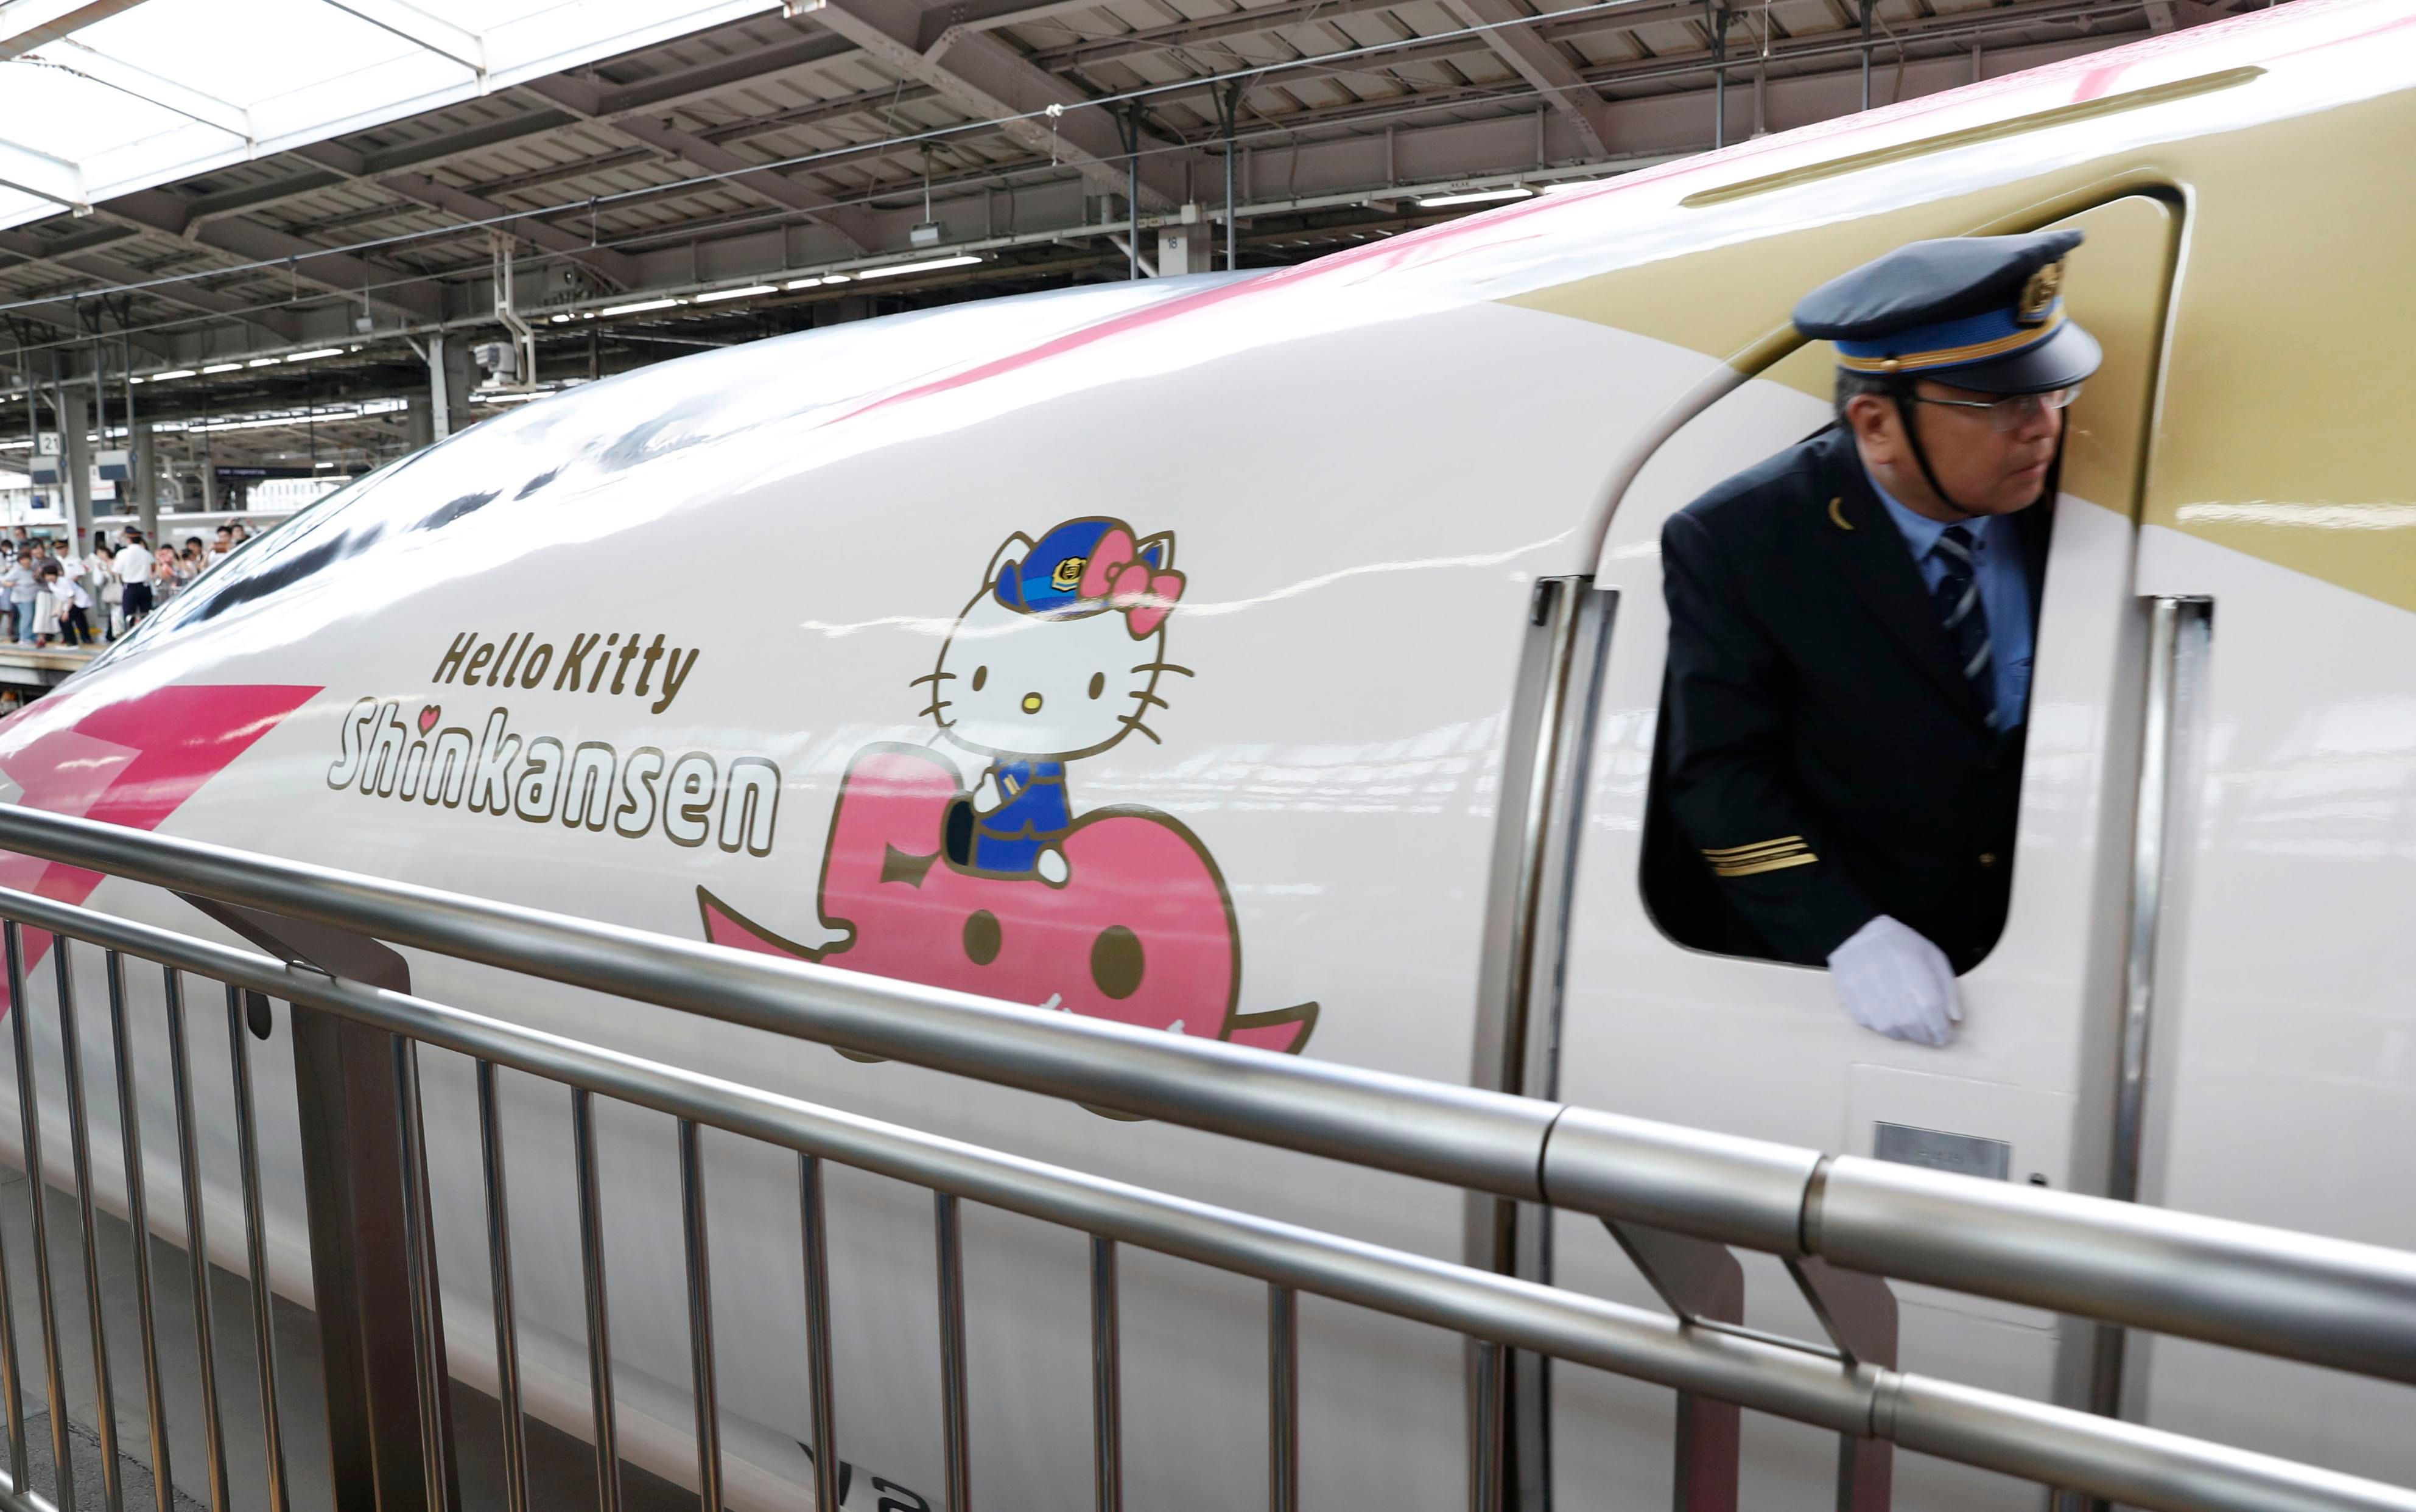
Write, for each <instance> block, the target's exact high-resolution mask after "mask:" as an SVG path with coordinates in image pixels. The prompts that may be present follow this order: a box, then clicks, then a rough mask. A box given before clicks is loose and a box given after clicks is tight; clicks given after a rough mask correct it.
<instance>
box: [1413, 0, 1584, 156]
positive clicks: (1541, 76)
mask: <svg viewBox="0 0 2416 1512" xmlns="http://www.w3.org/2000/svg"><path fill="white" fill-rule="evenodd" d="M1443 3H1444V6H1445V7H1446V8H1448V9H1449V10H1450V11H1451V13H1452V14H1453V15H1455V16H1457V17H1458V18H1459V19H1460V20H1461V21H1463V22H1467V23H1468V24H1469V25H1471V26H1484V27H1487V28H1489V29H1488V30H1487V31H1486V32H1484V33H1483V34H1482V35H1483V37H1484V39H1485V45H1486V46H1487V47H1489V48H1491V49H1492V50H1493V52H1495V53H1496V54H1498V55H1499V56H1500V57H1501V59H1502V62H1504V63H1507V64H1508V65H1510V67H1512V68H1513V69H1515V70H1517V72H1518V77H1519V78H1521V79H1524V80H1526V81H1527V82H1529V83H1531V84H1533V85H1534V86H1535V91H1536V93H1537V94H1540V95H1542V96H1543V97H1544V98H1545V99H1547V100H1548V101H1550V102H1551V106H1552V109H1554V110H1556V111H1558V112H1561V113H1562V114H1563V115H1564V116H1566V117H1568V120H1569V124H1570V125H1571V126H1573V127H1577V132H1578V142H1579V143H1580V144H1581V146H1582V148H1583V150H1584V152H1585V155H1586V156H1587V157H1609V156H1610V153H1611V142H1610V116H1609V113H1608V112H1607V111H1606V110H1605V109H1604V107H1603V103H1602V96H1601V95H1599V94H1597V93H1595V91H1594V88H1593V85H1592V84H1589V83H1587V82H1585V79H1584V77H1583V76H1582V75H1580V74H1579V73H1578V70H1577V67H1576V66H1575V65H1573V64H1571V63H1570V62H1569V60H1568V59H1567V58H1566V57H1563V55H1562V53H1561V50H1560V47H1559V46H1558V44H1556V43H1553V42H1548V41H1546V40H1545V39H1544V38H1543V37H1538V36H1536V35H1535V27H1534V25H1533V24H1527V22H1530V20H1531V16H1530V13H1529V12H1528V11H1526V10H1524V9H1521V8H1520V7H1519V6H1518V0H1443Z"/></svg>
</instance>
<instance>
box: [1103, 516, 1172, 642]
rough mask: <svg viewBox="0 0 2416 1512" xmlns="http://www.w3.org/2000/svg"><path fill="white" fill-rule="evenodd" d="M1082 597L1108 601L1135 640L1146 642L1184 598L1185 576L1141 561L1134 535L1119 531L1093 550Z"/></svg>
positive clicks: (1108, 536) (1107, 537)
mask: <svg viewBox="0 0 2416 1512" xmlns="http://www.w3.org/2000/svg"><path fill="white" fill-rule="evenodd" d="M1081 594H1082V596H1083V597H1084V598H1087V599H1106V600H1107V601H1108V607H1110V608H1111V609H1119V610H1122V611H1123V613H1124V615H1125V628H1126V629H1127V630H1129V631H1130V632H1131V633H1132V637H1133V639H1135V640H1142V639H1146V638H1147V637H1148V636H1149V635H1150V633H1151V632H1153V631H1155V629H1156V628H1157V627H1158V626H1159V625H1160V624H1161V623H1163V622H1164V621H1165V620H1166V616H1167V611H1169V610H1170V609H1172V608H1173V607H1174V602H1175V600H1177V599H1179V598H1181V597H1182V596H1183V575H1182V574H1181V573H1179V572H1160V571H1158V570H1157V569H1155V567H1152V566H1151V565H1150V564H1149V563H1148V562H1147V561H1143V560H1141V558H1140V556H1139V554H1138V553H1137V551H1136V549H1135V547H1134V545H1133V538H1132V532H1131V531H1127V530H1124V529H1122V528H1121V527H1119V528H1117V529H1114V530H1110V531H1108V533H1107V534H1105V535H1102V536H1100V537H1099V544H1098V545H1097V546H1094V547H1093V548H1092V550H1091V560H1090V561H1088V562H1086V563H1084V564H1083V567H1082V587H1081Z"/></svg>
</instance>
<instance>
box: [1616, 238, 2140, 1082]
mask: <svg viewBox="0 0 2416 1512" xmlns="http://www.w3.org/2000/svg"><path fill="white" fill-rule="evenodd" d="M2080 241H2081V236H2080V233H2079V232H2071V231H2064V232H2039V233H2036V234H2031V235H2023V236H1965V237H1954V238H1949V239H1946V240H1941V241H1929V242H1916V243H1913V244H1912V245H1910V246H1907V247H1899V248H1897V249H1896V250H1895V251H1894V252H1891V253H1889V254H1887V255H1886V256H1884V257H1881V258H1880V259H1879V260H1877V261H1876V262H1869V263H1866V264H1865V265H1864V266H1862V267H1860V268H1857V269H1855V270H1854V271H1853V272H1851V273H1849V274H1846V275H1845V276H1844V277H1839V278H1836V279H1834V280H1832V281H1831V282H1829V283H1827V284H1824V285H1822V286H1821V287H1820V288H1819V289H1816V290H1814V291H1813V292H1811V293H1810V294H1808V295H1806V296H1804V300H1803V302H1802V303H1801V304H1799V305H1797V306H1796V307H1795V315H1794V319H1795V325H1796V328H1797V329H1798V330H1800V331H1801V332H1803V333H1804V335H1805V336H1806V337H1814V338H1825V339H1828V340H1831V341H1834V342H1835V344H1836V357H1837V387H1836V422H1835V424H1833V425H1832V426H1830V427H1827V428H1826V429H1823V430H1821V431H1820V433H1818V434H1816V435H1814V436H1813V437H1811V438H1810V439H1809V440H1807V441H1804V442H1801V443H1799V444H1797V445H1795V446H1791V447H1789V448H1788V449H1787V450H1786V451H1783V452H1781V453H1779V454H1778V455H1777V456H1775V457H1771V458H1769V459H1768V460H1766V461H1764V462H1762V463H1760V464H1759V465H1758V466H1756V467H1754V468H1751V469H1749V470H1748V471H1746V472H1742V473H1740V474H1738V475H1737V476H1736V477H1733V478H1730V479H1729V481H1727V482H1726V483H1723V484H1721V485H1720V486H1719V487H1716V488H1714V489H1713V490H1712V491H1711V492H1710V493H1708V494H1705V495H1704V496H1703V497H1702V498H1700V499H1699V500H1697V501H1696V502H1694V503H1692V504H1689V505H1688V506H1687V507H1686V508H1685V509H1684V510H1683V511H1681V512H1679V513H1678V514H1676V515H1674V516H1671V517H1670V518H1669V522H1668V524H1667V525H1666V526H1664V527H1663V530H1662V534H1661V556H1662V564H1663V570H1664V586H1665V591H1666V593H1667V595H1668V600H1669V681H1668V688H1667V693H1666V696H1665V715H1664V721H1663V729H1662V736H1661V748H1660V762H1661V768H1662V770H1661V772H1660V780H1659V782H1658V783H1657V784H1656V786H1657V787H1658V788H1659V790H1660V791H1661V792H1663V793H1664V794H1666V795H1667V798H1666V801H1667V804H1668V809H1667V813H1666V815H1665V816H1664V822H1665V824H1667V823H1668V821H1670V820H1674V825H1673V826H1670V827H1669V829H1670V832H1672V833H1674V835H1675V836H1676V837H1677V841H1678V843H1679V844H1681V845H1683V846H1684V847H1685V849H1686V851H1687V852H1688V853H1689V854H1688V855H1686V856H1685V857H1684V858H1682V861H1683V862H1684V865H1687V866H1691V867H1692V868H1693V869H1694V872H1695V874H1696V881H1697V884H1698V886H1699V890H1700V891H1702V892H1705V893H1708V894H1710V895H1711V897H1710V901H1709V904H1708V907H1709V909H1710V913H1711V916H1712V917H1711V922H1712V924H1713V926H1714V932H1715V933H1716V934H1717V935H1718V936H1719V937H1720V939H1721V941H1722V943H1723V944H1724V945H1725V946H1726V947H1727V948H1728V949H1729V950H1731V951H1733V952H1734V953H1741V954H1754V955H1763V956H1770V957H1774V958H1776V959H1779V960H1784V961H1792V962H1797V963H1801V964H1803V965H1806V966H1816V965H1821V964H1825V965H1827V966H1828V967H1829V970H1830V974H1831V977H1832V980H1833V982H1834V985H1835V988H1836V992H1837V997H1838V1001H1839V1002H1840V1003H1841V1004H1842V1005H1843V1006H1844V1008H1845V1010H1846V1012H1847V1013H1848V1014H1849V1015H1850V1017H1851V1018H1852V1019H1853V1020H1854V1022H1856V1023H1857V1024H1860V1025H1863V1026H1864V1027H1865V1028H1868V1029H1872V1030H1875V1031H1877V1032H1878V1033H1880V1034H1884V1035H1887V1036H1888V1037H1890V1038H1892V1039H1897V1040H1913V1041H1917V1042H1920V1043H1924V1044H1932V1045H1940V1044H1944V1043H1945V1042H1946V1041H1947V1040H1949V1039H1950V1038H1951V1037H1952V1036H1953V1033H1954V1025H1955V1023H1957V1022H1959V1021H1960V1020H1961V1018H1962V1008H1961V1005H1960V1001H1959V999H1958V997H1957V995H1956V989H1955V976H1956V974H1957V973H1958V972H1961V971H1967V970H1969V969H1971V967H1972V966H1975V965H1977V964H1978V963H1979V961H1980V959H1981V958H1982V957H1983V956H1985V955H1986V953H1987V951H1988V949H1989V947H1990V946H1991V945H1993V944H1994V943H1995V942H1996V938H1997V936H1998V934H1999V932H2000V931H2001V929H2002V928H2003V925H2004V919H2005V909H2006V906H2007V903H2008V901H2009V899H2010V897H2011V881H2012V870H2013V865H2012V862H2013V843H2014V830H2015V820H2016V808H2017V803H2018V800H2019V795H2020V789H2021V756H2022V744H2023V736H2024V733H2025V728H2026V726H2025V721H2026V719H2027V717H2028V710H2029V704H2030V683H2031V646H2032V642H2033V638H2034V635H2035V630H2036V626H2037V623H2038V609H2039V595H2040V589H2041V585H2042V582H2043V579H2044V570H2045V564H2046V543H2047V530H2048V524H2049V506H2048V505H2047V503H2046V501H2048V500H2050V499H2051V498H2052V497H2053V493H2054V480H2055V477H2056V473H2057V463H2058V461H2059V459H2060V457H2061V449H2062V440H2063V412H2064V409H2065V407H2066V406H2067V405H2069V404H2070V403H2071V402H2072V401H2073V399H2074V397H2076V396H2077V395H2078V393H2079V391H2080V383H2081V381H2082V380H2083V379H2085V378H2087V377H2088V376H2089V375H2090V374H2091V373H2092V372H2094V371H2096V369H2097V365H2098V361H2099V352H2098V347H2097V343H2096V341H2095V339H2094V338H2092V337H2091V336H2090V335H2089V333H2088V332H2087V331H2084V330H2082V329H2081V328H2080V327H2079V326H2078V325H2076V324H2074V323H2073V322H2071V321H2070V320H2068V319H2067V318H2066V317H2065V315H2064V311H2063V301H2062V299H2061V293H2060V291H2061V286H2062V280H2063V269H2064V260H2065V258H2066V256H2067V255H2068V254H2069V253H2071V252H2072V250H2073V249H2074V248H2075V247H2078V246H2079V245H2080Z"/></svg>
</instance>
